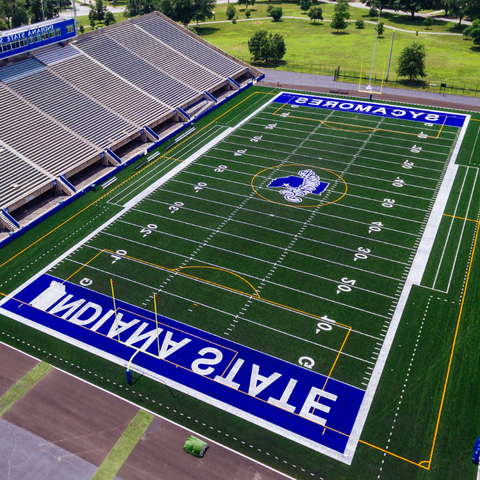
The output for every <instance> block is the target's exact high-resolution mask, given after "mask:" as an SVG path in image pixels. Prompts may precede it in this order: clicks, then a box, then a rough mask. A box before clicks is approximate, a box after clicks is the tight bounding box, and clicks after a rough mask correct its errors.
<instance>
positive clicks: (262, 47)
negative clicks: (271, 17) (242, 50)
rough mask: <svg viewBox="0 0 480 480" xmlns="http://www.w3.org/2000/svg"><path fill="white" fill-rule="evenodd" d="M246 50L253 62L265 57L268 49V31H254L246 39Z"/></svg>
mask: <svg viewBox="0 0 480 480" xmlns="http://www.w3.org/2000/svg"><path fill="white" fill-rule="evenodd" d="M248 50H249V52H250V54H251V55H252V57H253V61H254V62H258V61H259V60H263V59H265V57H266V53H267V50H268V33H267V31H266V30H257V31H256V32H255V35H254V36H253V37H252V38H251V39H250V40H249V41H248Z"/></svg>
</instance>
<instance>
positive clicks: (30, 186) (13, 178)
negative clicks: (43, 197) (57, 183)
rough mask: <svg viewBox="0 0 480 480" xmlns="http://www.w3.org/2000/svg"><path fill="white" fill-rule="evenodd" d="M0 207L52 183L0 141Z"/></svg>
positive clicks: (40, 171)
mask: <svg viewBox="0 0 480 480" xmlns="http://www.w3.org/2000/svg"><path fill="white" fill-rule="evenodd" d="M0 165H1V172H2V173H1V175H0V205H8V204H12V203H14V202H16V201H17V200H19V199H20V198H23V197H25V196H28V195H29V194H30V193H31V192H33V191H35V190H38V189H39V188H42V187H43V186H45V185H47V184H51V183H52V179H53V178H52V176H51V175H48V173H46V172H44V171H43V170H42V169H40V168H39V167H38V166H36V165H35V164H34V163H33V162H28V161H27V160H25V159H23V158H21V157H20V156H19V155H18V154H16V153H15V152H13V151H12V150H11V149H9V147H8V146H7V145H5V144H4V143H3V142H1V141H0Z"/></svg>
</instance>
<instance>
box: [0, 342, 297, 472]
mask: <svg viewBox="0 0 480 480" xmlns="http://www.w3.org/2000/svg"><path fill="white" fill-rule="evenodd" d="M0 344H2V345H5V346H6V347H9V348H11V349H13V350H15V351H17V352H19V353H22V354H23V355H25V356H27V357H30V358H33V359H34V360H37V361H38V362H42V361H45V360H40V359H39V358H37V357H34V356H33V355H30V354H28V353H25V352H22V351H21V350H19V349H18V348H15V347H12V346H11V345H8V344H7V343H4V342H1V341H0ZM46 363H48V362H46ZM53 368H55V370H58V371H59V372H62V373H65V374H66V375H68V376H70V377H72V378H76V379H77V380H78V381H80V382H83V383H85V384H86V385H90V386H91V387H93V388H96V389H97V390H101V391H102V392H105V393H107V394H108V395H111V396H112V397H116V398H118V399H120V400H122V401H124V402H126V403H129V404H130V405H133V406H135V407H137V408H140V409H141V410H143V411H145V412H148V413H150V414H151V415H153V416H155V417H158V418H161V419H163V420H165V421H166V422H169V423H171V424H172V425H175V426H177V427H180V428H183V429H185V428H187V427H185V426H184V425H181V424H180V423H177V422H174V421H173V420H170V419H169V418H167V417H164V416H163V415H160V414H159V413H156V412H153V411H152V410H149V409H148V408H145V407H139V405H137V404H136V403H134V402H132V401H131V400H127V399H126V398H123V397H121V396H120V395H117V394H116V393H113V392H110V391H109V390H105V389H104V388H102V387H99V386H98V385H95V384H94V383H90V382H89V381H87V380H84V379H83V378H80V377H77V376H76V375H73V374H72V373H70V372H67V371H66V370H62V369H61V368H58V367H53ZM188 430H191V431H192V432H193V433H195V434H196V435H198V436H199V437H202V438H205V439H207V440H208V441H209V442H212V443H215V444H216V445H219V446H220V447H222V448H225V449H226V450H229V451H230V452H233V453H235V454H236V455H239V456H241V457H243V458H246V459H247V460H249V461H251V462H253V463H256V464H258V465H261V466H262V467H265V468H266V469H268V470H271V471H272V472H275V473H278V474H280V475H282V476H283V477H285V478H289V479H291V480H295V479H294V478H293V477H289V476H288V475H287V474H285V473H282V472H280V471H279V470H275V469H274V468H272V467H269V466H268V465H266V464H265V463H262V462H259V461H258V460H255V459H254V458H250V457H247V456H246V455H244V454H243V453H240V452H237V451H236V450H233V449H232V448H230V447H227V446H225V445H223V444H221V443H219V442H217V441H216V440H213V439H211V438H210V437H208V436H206V435H204V434H203V433H198V432H196V431H195V430H193V429H192V428H190V427H189V428H188Z"/></svg>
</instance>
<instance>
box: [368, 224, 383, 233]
mask: <svg viewBox="0 0 480 480" xmlns="http://www.w3.org/2000/svg"><path fill="white" fill-rule="evenodd" d="M382 227H383V223H382V222H372V223H371V224H370V225H369V227H368V233H372V232H381V231H382Z"/></svg>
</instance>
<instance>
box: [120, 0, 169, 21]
mask: <svg viewBox="0 0 480 480" xmlns="http://www.w3.org/2000/svg"><path fill="white" fill-rule="evenodd" d="M172 8H173V2H172V1H170V0H126V4H125V11H124V12H123V16H124V17H136V16H137V15H146V14H147V13H151V12H154V11H155V10H159V11H160V12H162V13H163V14H164V15H166V16H167V17H170V18H172Z"/></svg>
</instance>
